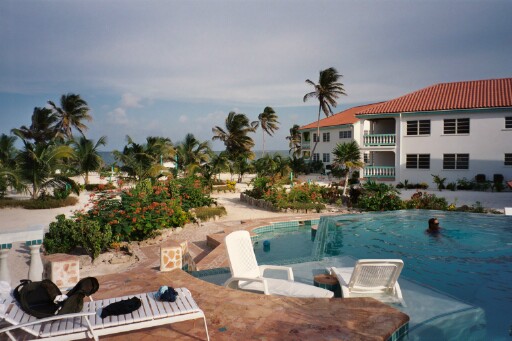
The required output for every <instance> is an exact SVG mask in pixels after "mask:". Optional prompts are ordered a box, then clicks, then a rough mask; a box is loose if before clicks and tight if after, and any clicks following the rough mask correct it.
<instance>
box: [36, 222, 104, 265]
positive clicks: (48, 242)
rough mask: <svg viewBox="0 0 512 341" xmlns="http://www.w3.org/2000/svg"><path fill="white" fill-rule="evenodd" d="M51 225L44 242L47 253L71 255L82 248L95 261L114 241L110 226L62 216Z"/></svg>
mask: <svg viewBox="0 0 512 341" xmlns="http://www.w3.org/2000/svg"><path fill="white" fill-rule="evenodd" d="M56 218H57V221H56V222H52V223H50V228H49V232H48V233H46V234H45V238H44V241H43V245H44V248H45V250H46V252H47V253H49V254H52V253H70V252H72V251H73V250H75V249H76V248H77V247H80V246H81V247H82V248H83V249H84V250H85V251H86V252H87V254H88V255H90V256H91V257H92V258H93V259H95V258H96V257H98V256H99V255H100V253H101V251H103V250H105V249H107V248H108V246H109V244H110V242H111V240H112V230H111V229H110V226H109V225H107V224H105V225H101V224H100V223H99V222H98V221H93V220H88V219H78V220H72V219H66V217H65V216H64V215H63V214H61V215H58V216H57V217H56Z"/></svg>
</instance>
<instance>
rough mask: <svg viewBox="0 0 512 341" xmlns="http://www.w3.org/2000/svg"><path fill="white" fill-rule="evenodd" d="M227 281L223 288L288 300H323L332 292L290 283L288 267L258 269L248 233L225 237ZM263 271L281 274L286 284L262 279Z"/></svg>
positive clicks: (266, 266)
mask: <svg viewBox="0 0 512 341" xmlns="http://www.w3.org/2000/svg"><path fill="white" fill-rule="evenodd" d="M225 242H226V248H227V251H228V258H229V267H230V269H231V276H232V277H231V278H230V279H228V280H227V281H226V282H225V283H224V286H226V287H230V288H233V289H240V290H247V291H252V292H259V293H264V294H265V295H279V296H292V297H325V298H331V297H333V296H334V293H333V292H332V291H329V290H326V289H322V288H318V287H315V286H312V285H308V284H304V283H298V282H294V279H293V271H292V268H290V267H285V266H277V265H261V266H258V262H257V261H256V255H255V254H254V249H253V246H252V241H251V236H250V235H249V232H248V231H235V232H232V233H230V234H229V235H227V236H226V239H225ZM267 269H272V270H283V271H286V273H287V278H288V279H287V280H285V279H275V278H268V277H264V272H265V270H267Z"/></svg>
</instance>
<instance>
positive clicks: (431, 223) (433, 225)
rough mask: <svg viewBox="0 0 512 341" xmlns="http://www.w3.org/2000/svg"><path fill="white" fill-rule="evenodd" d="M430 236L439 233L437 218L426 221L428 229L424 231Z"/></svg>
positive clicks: (439, 227)
mask: <svg viewBox="0 0 512 341" xmlns="http://www.w3.org/2000/svg"><path fill="white" fill-rule="evenodd" d="M425 232H427V233H430V234H438V233H440V232H441V226H439V220H438V219H437V218H430V219H429V220H428V229H427V230H426V231H425Z"/></svg>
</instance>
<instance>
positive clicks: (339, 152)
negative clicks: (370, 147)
mask: <svg viewBox="0 0 512 341" xmlns="http://www.w3.org/2000/svg"><path fill="white" fill-rule="evenodd" d="M332 153H333V155H334V159H333V167H336V168H339V169H342V170H344V171H345V185H344V186H343V196H345V195H346V192H347V186H348V177H349V175H350V171H351V169H352V168H361V167H363V166H364V162H363V161H361V152H360V150H359V146H358V145H357V142H356V141H352V142H348V143H338V144H337V145H336V147H334V149H333V151H332Z"/></svg>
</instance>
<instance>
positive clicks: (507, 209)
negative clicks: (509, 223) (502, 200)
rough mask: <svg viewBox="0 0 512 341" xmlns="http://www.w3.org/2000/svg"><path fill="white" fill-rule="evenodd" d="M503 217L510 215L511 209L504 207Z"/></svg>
mask: <svg viewBox="0 0 512 341" xmlns="http://www.w3.org/2000/svg"><path fill="white" fill-rule="evenodd" d="M505 215H512V207H505Z"/></svg>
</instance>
